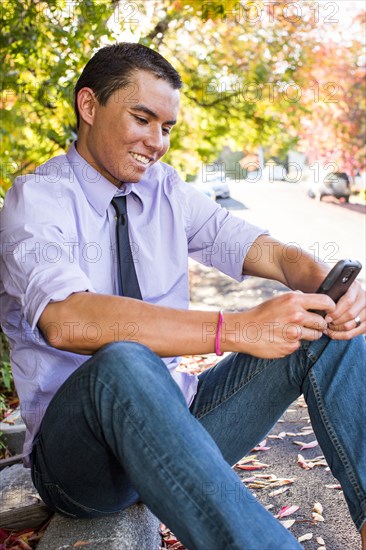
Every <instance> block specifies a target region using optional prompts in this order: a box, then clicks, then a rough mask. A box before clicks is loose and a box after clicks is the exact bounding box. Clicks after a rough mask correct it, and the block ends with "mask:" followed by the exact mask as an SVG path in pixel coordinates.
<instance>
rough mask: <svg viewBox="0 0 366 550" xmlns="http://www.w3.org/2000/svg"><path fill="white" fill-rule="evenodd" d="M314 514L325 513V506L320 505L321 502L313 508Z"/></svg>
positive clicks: (316, 503)
mask: <svg viewBox="0 0 366 550" xmlns="http://www.w3.org/2000/svg"><path fill="white" fill-rule="evenodd" d="M313 512H316V513H317V514H322V513H323V506H322V505H321V504H320V502H315V503H314V506H313Z"/></svg>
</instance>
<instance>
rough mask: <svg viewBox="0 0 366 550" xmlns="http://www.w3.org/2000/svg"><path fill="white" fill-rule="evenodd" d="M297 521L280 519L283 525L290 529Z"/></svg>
mask: <svg viewBox="0 0 366 550" xmlns="http://www.w3.org/2000/svg"><path fill="white" fill-rule="evenodd" d="M295 522H296V519H285V521H280V523H281V525H283V526H284V527H285V528H286V529H290V527H292V526H293V524H294V523H295Z"/></svg>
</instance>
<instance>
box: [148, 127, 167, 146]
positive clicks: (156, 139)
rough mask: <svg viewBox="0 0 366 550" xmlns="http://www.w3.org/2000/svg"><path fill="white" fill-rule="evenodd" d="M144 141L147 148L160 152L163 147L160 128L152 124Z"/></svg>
mask: <svg viewBox="0 0 366 550" xmlns="http://www.w3.org/2000/svg"><path fill="white" fill-rule="evenodd" d="M144 141H145V145H146V146H147V147H150V148H152V149H154V150H155V151H160V150H161V149H162V148H163V145H164V144H163V134H162V129H161V127H160V126H159V125H158V124H156V125H155V124H152V125H151V126H150V128H149V133H148V135H147V136H146V137H145V140H144Z"/></svg>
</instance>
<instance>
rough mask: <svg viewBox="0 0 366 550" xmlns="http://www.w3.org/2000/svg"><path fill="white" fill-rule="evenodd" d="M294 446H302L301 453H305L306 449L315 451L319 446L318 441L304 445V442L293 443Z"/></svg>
mask: <svg viewBox="0 0 366 550" xmlns="http://www.w3.org/2000/svg"><path fill="white" fill-rule="evenodd" d="M293 443H294V445H301V449H300V451H303V450H304V449H313V448H314V447H316V446H317V445H318V442H317V440H316V439H314V441H310V443H304V441H293Z"/></svg>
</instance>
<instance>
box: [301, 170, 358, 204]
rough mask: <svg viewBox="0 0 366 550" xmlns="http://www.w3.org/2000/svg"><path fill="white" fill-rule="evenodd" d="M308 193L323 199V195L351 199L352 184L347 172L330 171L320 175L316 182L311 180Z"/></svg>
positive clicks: (312, 196)
mask: <svg viewBox="0 0 366 550" xmlns="http://www.w3.org/2000/svg"><path fill="white" fill-rule="evenodd" d="M308 195H309V197H311V198H312V199H317V200H319V201H320V200H321V199H322V198H323V197H329V196H330V197H335V198H336V199H343V200H344V201H345V202H348V201H349V198H350V195H351V184H350V179H349V177H348V175H347V174H346V173H345V172H330V173H327V174H326V175H325V176H323V177H320V178H319V181H318V182H316V181H314V179H313V180H310V182H309V188H308Z"/></svg>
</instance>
